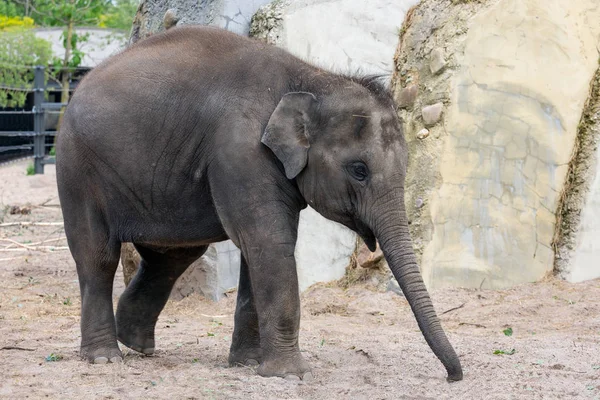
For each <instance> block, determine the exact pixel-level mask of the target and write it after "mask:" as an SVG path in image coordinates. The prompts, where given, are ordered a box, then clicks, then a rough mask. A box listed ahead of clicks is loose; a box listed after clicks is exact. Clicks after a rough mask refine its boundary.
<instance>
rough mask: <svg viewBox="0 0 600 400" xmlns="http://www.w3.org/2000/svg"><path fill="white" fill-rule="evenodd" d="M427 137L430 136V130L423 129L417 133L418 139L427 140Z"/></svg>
mask: <svg viewBox="0 0 600 400" xmlns="http://www.w3.org/2000/svg"><path fill="white" fill-rule="evenodd" d="M427 136H429V130H428V129H427V128H423V129H421V130H420V131H419V132H417V139H425V138H426V137H427Z"/></svg>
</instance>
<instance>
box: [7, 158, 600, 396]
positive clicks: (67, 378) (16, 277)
mask: <svg viewBox="0 0 600 400" xmlns="http://www.w3.org/2000/svg"><path fill="white" fill-rule="evenodd" d="M26 166H27V163H24V162H19V163H15V164H12V165H9V166H2V167H0V210H2V211H0V220H3V222H4V223H7V222H18V221H38V222H39V221H43V222H60V221H61V212H60V209H59V208H58V198H57V193H56V185H55V172H54V168H53V167H52V166H50V167H46V174H45V175H43V176H33V177H28V176H25V170H26ZM27 205H29V206H31V214H28V215H21V214H11V213H10V211H11V206H19V207H23V206H27ZM21 209H22V208H21ZM21 209H13V212H18V211H20V210H21ZM25 212H26V211H25ZM63 238H64V233H63V230H62V227H61V226H59V225H49V226H10V227H0V358H1V362H0V398H7V399H21V398H33V399H35V398H62V399H75V398H84V397H85V398H90V399H95V398H98V399H121V398H141V397H144V398H171V399H259V398H260V399H346V398H349V399H515V398H523V399H565V398H580V399H600V281H597V280H596V281H590V282H585V283H580V284H569V283H566V282H563V281H559V280H555V279H549V280H547V281H545V282H542V283H535V284H527V285H522V286H519V287H517V288H514V289H510V290H502V291H490V290H465V289H445V290H435V291H432V293H431V294H432V298H433V301H434V303H435V305H436V309H437V311H438V314H441V319H442V323H443V325H444V327H445V329H446V332H447V333H448V335H449V337H450V341H451V342H452V343H453V344H454V346H455V348H456V350H457V352H458V354H459V356H460V358H461V361H462V364H463V367H464V371H465V378H464V380H463V381H462V382H457V383H452V384H449V383H447V382H446V381H445V376H446V375H445V371H444V369H443V367H442V365H441V364H440V362H439V361H438V360H437V359H436V358H435V356H434V355H433V354H432V352H431V350H430V349H429V347H428V346H427V344H426V343H425V341H424V339H423V337H422V335H421V333H420V332H419V330H418V327H417V325H416V322H415V320H414V317H413V316H412V313H411V311H410V308H409V306H408V304H407V302H406V301H405V300H404V298H403V297H401V296H398V295H397V294H395V293H392V292H385V293H379V292H374V291H370V290H368V289H367V288H365V287H361V286H355V287H351V288H350V289H347V290H343V289H341V288H339V287H337V286H336V285H320V286H316V287H313V288H311V289H309V290H308V291H307V292H305V293H303V295H302V326H301V333H300V345H301V349H302V351H303V354H304V355H305V357H306V359H307V360H308V361H309V362H310V364H311V365H312V367H313V369H314V374H315V376H316V379H315V380H313V381H312V382H295V381H286V380H284V379H280V378H269V379H266V378H262V377H260V376H258V375H256V373H255V372H254V370H253V369H252V368H228V367H227V354H228V349H229V345H230V341H231V333H232V329H233V311H234V304H235V293H233V294H231V295H230V296H229V297H228V298H226V299H224V300H222V301H220V302H218V303H212V302H210V301H207V300H205V299H203V298H200V297H197V296H195V297H194V296H193V297H189V298H186V299H184V300H182V301H179V302H173V301H170V302H169V303H168V305H167V307H166V308H165V310H164V311H163V313H162V315H161V317H160V320H159V322H158V325H157V332H156V337H157V352H156V355H154V356H152V357H144V356H141V355H139V354H136V353H135V352H133V351H131V350H128V349H127V348H125V347H122V349H123V351H124V356H125V359H124V362H123V363H122V364H116V365H115V364H108V365H90V364H88V363H86V362H83V361H81V360H80V359H79V358H78V345H79V340H80V333H79V307H80V296H79V287H78V283H77V275H76V273H75V268H74V263H73V260H72V259H71V257H70V254H69V252H68V250H65V249H63V247H64V246H65V245H66V244H65V241H64V239H63ZM10 240H13V241H16V242H18V243H20V244H14V243H13V242H11V241H10ZM48 240H52V241H48ZM43 241H45V242H44V243H39V242H43ZM23 246H26V247H29V248H25V247H23ZM40 246H48V247H42V248H40ZM51 246H54V248H53V247H51ZM32 248H33V249H37V250H32ZM38 250H43V251H38ZM123 288H124V285H123V277H122V273H121V271H120V270H119V272H118V275H117V277H116V278H115V291H114V300H115V305H116V301H117V299H118V296H119V294H120V293H121V292H122V291H123ZM508 328H511V329H512V335H511V336H507V335H505V334H504V333H503V331H504V330H506V331H507V332H508ZM513 349H514V353H513ZM497 350H501V351H504V352H505V353H508V354H494V352H495V351H497ZM511 353H512V354H511ZM61 357H62V358H61Z"/></svg>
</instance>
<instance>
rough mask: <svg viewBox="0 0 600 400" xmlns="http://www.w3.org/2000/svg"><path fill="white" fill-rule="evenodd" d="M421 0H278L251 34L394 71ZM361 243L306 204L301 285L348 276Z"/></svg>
mask: <svg viewBox="0 0 600 400" xmlns="http://www.w3.org/2000/svg"><path fill="white" fill-rule="evenodd" d="M417 2H418V0H403V1H392V0H297V1H287V2H286V1H274V2H273V3H271V4H269V5H267V6H264V7H262V8H261V9H260V10H259V11H258V12H257V13H256V14H255V15H254V17H253V19H252V24H251V28H250V35H251V36H253V37H256V38H258V39H261V40H265V41H267V42H268V43H271V44H274V45H277V46H280V47H283V48H285V49H286V50H288V51H289V52H291V53H292V54H294V55H296V56H297V57H300V58H301V59H304V60H307V61H308V62H310V63H312V64H314V65H318V66H320V67H323V68H326V69H328V70H333V71H338V72H343V73H364V74H369V73H375V74H388V75H391V73H392V72H393V58H394V51H395V48H396V46H397V43H398V33H399V31H400V26H401V24H402V21H403V19H404V16H405V14H406V12H407V11H408V9H409V8H410V7H411V6H413V5H414V4H416V3H417ZM356 243H357V242H356V235H355V234H354V233H353V232H352V231H350V230H349V229H347V228H345V227H344V226H342V225H340V224H337V223H335V222H331V221H329V220H327V219H325V218H323V217H322V216H320V215H319V214H318V213H317V212H316V211H314V210H313V209H311V208H308V209H307V210H304V211H303V212H302V213H301V215H300V229H299V233H298V244H297V247H296V260H297V266H298V278H299V282H300V289H301V290H304V289H306V288H307V287H309V286H310V285H312V284H314V283H316V282H326V281H331V280H336V279H340V278H341V277H342V276H344V273H345V272H346V267H348V265H349V264H350V258H351V257H352V255H353V253H354V251H355V249H356Z"/></svg>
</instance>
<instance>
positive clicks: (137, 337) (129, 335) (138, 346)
mask: <svg viewBox="0 0 600 400" xmlns="http://www.w3.org/2000/svg"><path fill="white" fill-rule="evenodd" d="M117 339H118V340H119V342H121V343H123V344H124V345H125V346H127V347H129V348H130V349H132V350H135V351H137V352H138V353H142V354H145V355H147V356H149V355H152V354H154V332H152V334H148V333H147V332H145V330H144V329H136V328H133V329H131V327H129V329H127V328H123V329H119V328H117Z"/></svg>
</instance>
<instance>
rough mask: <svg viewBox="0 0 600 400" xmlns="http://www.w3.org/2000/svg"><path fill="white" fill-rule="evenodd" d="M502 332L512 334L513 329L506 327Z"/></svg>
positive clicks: (507, 334)
mask: <svg viewBox="0 0 600 400" xmlns="http://www.w3.org/2000/svg"><path fill="white" fill-rule="evenodd" d="M502 332H504V334H505V335H506V336H512V334H513V329H512V328H511V327H508V328H506V329H505V330H503V331H502Z"/></svg>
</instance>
